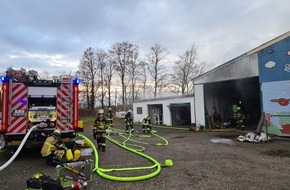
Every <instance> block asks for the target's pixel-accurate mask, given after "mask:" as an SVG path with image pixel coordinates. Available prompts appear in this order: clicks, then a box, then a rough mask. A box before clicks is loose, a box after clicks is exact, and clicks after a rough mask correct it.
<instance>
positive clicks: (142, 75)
mask: <svg viewBox="0 0 290 190" xmlns="http://www.w3.org/2000/svg"><path fill="white" fill-rule="evenodd" d="M140 67H141V73H140V82H141V83H142V90H143V99H145V98H146V90H147V89H146V84H147V67H148V65H147V63H145V62H143V61H142V62H140Z"/></svg>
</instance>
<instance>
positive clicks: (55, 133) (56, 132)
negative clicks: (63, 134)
mask: <svg viewBox="0 0 290 190" xmlns="http://www.w3.org/2000/svg"><path fill="white" fill-rule="evenodd" d="M52 134H53V135H55V136H58V137H60V130H58V129H56V130H54V131H53V133H52Z"/></svg>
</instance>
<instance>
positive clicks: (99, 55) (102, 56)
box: [95, 49, 108, 108]
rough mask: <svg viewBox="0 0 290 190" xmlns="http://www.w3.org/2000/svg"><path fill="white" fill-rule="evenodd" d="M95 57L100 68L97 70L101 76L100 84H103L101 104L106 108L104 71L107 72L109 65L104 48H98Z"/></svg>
mask: <svg viewBox="0 0 290 190" xmlns="http://www.w3.org/2000/svg"><path fill="white" fill-rule="evenodd" d="M95 57H96V65H97V68H98V71H99V72H97V75H98V77H99V84H100V86H101V98H100V99H101V100H100V102H101V106H102V108H104V98H105V95H106V91H105V88H104V87H105V83H104V72H105V68H106V66H107V60H106V59H107V57H108V55H107V53H106V52H105V51H104V50H102V49H98V50H97V51H96V53H95Z"/></svg>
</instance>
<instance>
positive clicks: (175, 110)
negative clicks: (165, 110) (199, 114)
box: [169, 103, 191, 126]
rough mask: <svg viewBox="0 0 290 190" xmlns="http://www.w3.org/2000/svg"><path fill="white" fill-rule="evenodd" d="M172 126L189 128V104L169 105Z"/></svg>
mask: <svg viewBox="0 0 290 190" xmlns="http://www.w3.org/2000/svg"><path fill="white" fill-rule="evenodd" d="M169 109H170V112H171V118H172V126H189V125H190V123H191V111H190V103H182V104H170V105H169Z"/></svg>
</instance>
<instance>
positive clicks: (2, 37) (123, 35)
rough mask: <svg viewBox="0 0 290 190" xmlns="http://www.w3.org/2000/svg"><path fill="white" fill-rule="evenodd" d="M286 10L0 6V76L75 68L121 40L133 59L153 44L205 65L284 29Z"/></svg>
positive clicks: (262, 2) (89, 1)
mask: <svg viewBox="0 0 290 190" xmlns="http://www.w3.org/2000/svg"><path fill="white" fill-rule="evenodd" d="M289 6H290V2H289V1H275V0H256V1H254V2H253V1H251V0H244V1H228V0H217V1H211V0H204V1H192V0H184V1H182V3H181V2H180V1H179V0H170V1H168V0H158V1H155V0H139V1H135V0H126V1H119V0H110V1H101V0H86V1H70V0H62V1H58V0H50V1H46V2H42V1H35V0H26V1H22V0H10V1H0V13H1V17H0V26H1V30H0V71H1V70H5V69H6V68H7V66H10V65H11V64H13V65H14V66H21V67H31V66H32V65H35V67H37V69H38V70H48V71H51V72H54V71H55V70H56V71H60V70H63V71H67V70H74V71H76V70H77V66H76V65H77V64H78V63H79V60H80V58H81V56H82V53H83V52H84V50H85V49H86V48H88V47H93V48H95V49H98V48H101V49H105V50H107V49H109V48H110V47H111V46H112V45H113V44H114V43H115V42H122V41H129V42H130V43H133V44H137V45H139V46H140V51H141V53H140V55H146V53H148V52H149V49H150V47H151V46H152V45H153V44H155V43H160V44H162V45H163V46H164V47H166V48H167V50H168V51H169V53H170V59H172V60H174V59H176V58H177V57H178V56H179V55H181V54H183V53H184V52H185V51H186V50H187V49H189V48H190V47H191V46H192V45H193V44H195V45H196V46H197V48H198V53H199V58H200V60H201V61H205V62H207V67H208V68H213V67H215V66H218V65H220V64H222V63H224V62H226V61H228V60H231V59H233V58H235V57H237V56H239V55H241V54H243V53H245V52H247V51H248V50H250V49H253V48H255V47H257V46H259V45H261V44H262V43H265V42H267V41H269V40H271V39H273V38H275V37H277V36H279V35H281V34H283V33H285V32H287V31H288V30H289V20H288V19H289V18H290V11H289V10H288V7H289ZM32 55H33V56H32ZM72 63H73V64H72ZM55 68H58V69H55Z"/></svg>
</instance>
